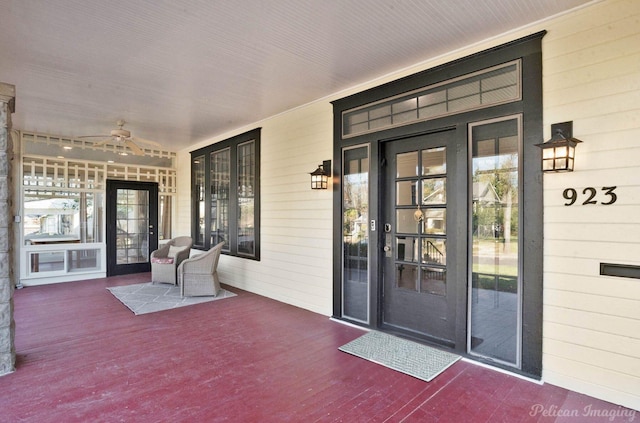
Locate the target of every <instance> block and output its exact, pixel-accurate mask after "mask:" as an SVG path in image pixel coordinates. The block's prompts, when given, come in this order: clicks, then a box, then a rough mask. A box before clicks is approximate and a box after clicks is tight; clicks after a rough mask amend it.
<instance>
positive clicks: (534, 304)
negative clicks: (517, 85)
mask: <svg viewBox="0 0 640 423" xmlns="http://www.w3.org/2000/svg"><path fill="white" fill-rule="evenodd" d="M545 33H546V32H545V31H541V32H539V33H536V34H532V35H529V36H527V37H524V38H521V39H518V40H515V41H512V42H510V43H507V44H503V45H500V46H496V47H494V48H491V49H488V50H485V51H482V52H479V53H476V54H473V55H471V56H468V57H464V58H461V59H458V60H455V61H453V62H450V63H446V64H444V65H441V66H437V67H435V68H432V69H428V70H425V71H423V72H419V73H416V74H413V75H409V76H407V77H404V78H400V79H398V80H395V81H392V82H389V83H387V84H384V85H380V86H378V87H374V88H371V89H369V90H366V91H363V92H360V93H357V94H354V95H351V96H349V97H345V98H342V99H340V100H336V101H334V102H332V104H333V106H334V120H333V124H334V126H333V130H334V155H333V158H334V165H333V166H332V167H333V172H334V181H335V182H334V184H333V194H334V196H333V198H334V215H333V228H334V236H333V250H334V253H333V256H334V260H333V262H334V268H333V317H334V318H336V319H340V320H345V321H348V322H349V323H353V324H356V325H360V326H365V327H369V328H373V329H380V328H381V323H382V322H381V319H380V312H379V311H380V304H381V294H380V293H381V291H380V277H381V275H380V273H379V270H380V266H381V263H380V260H379V259H378V256H379V254H378V252H379V251H380V249H382V248H383V242H384V237H383V236H382V235H383V233H384V232H383V231H381V230H379V229H378V230H376V231H370V233H369V265H370V269H371V270H370V273H371V280H370V292H371V294H370V298H369V304H370V307H369V309H370V313H369V319H368V320H369V323H368V324H366V323H363V322H359V321H351V320H350V319H348V318H344V317H343V316H342V315H341V311H342V307H341V306H342V268H341V264H342V259H341V256H342V231H341V228H342V187H341V176H342V175H341V173H342V166H343V163H342V151H343V149H344V148H347V147H350V146H357V145H368V146H369V149H370V154H371V156H370V162H371V169H370V174H369V180H370V181H372V182H377V183H371V185H370V191H369V201H370V204H369V206H370V207H369V216H368V218H369V219H370V220H371V223H377V224H379V223H380V206H379V204H378V202H379V199H380V198H382V197H381V192H380V186H381V183H380V178H381V177H382V175H381V173H382V172H380V165H381V163H380V161H381V159H382V157H381V155H380V149H381V143H382V142H384V141H387V140H392V139H399V138H405V137H407V136H408V135H411V134H415V135H417V134H421V133H427V132H429V131H434V130H437V129H438V128H443V127H447V126H451V127H455V128H456V131H457V134H458V135H456V141H455V144H456V145H455V148H456V161H457V162H458V163H468V159H469V158H468V154H467V153H468V147H467V145H468V138H467V129H468V128H467V122H476V121H481V120H488V119H492V118H496V117H500V116H508V115H514V114H518V113H522V115H523V151H522V154H523V168H522V172H523V181H524V187H523V198H522V201H523V204H526V208H525V212H524V215H523V222H522V224H523V238H524V241H523V246H522V247H523V251H522V260H523V264H522V271H523V281H522V284H523V285H522V286H523V290H522V291H523V292H522V296H523V302H522V354H521V368H520V369H516V368H514V367H510V366H504V365H502V364H500V363H494V362H492V361H489V360H485V359H483V358H478V357H475V356H471V358H473V359H474V360H476V361H485V362H487V363H488V364H491V365H494V366H496V367H503V368H505V369H507V370H509V371H513V372H516V373H521V374H524V375H526V376H528V377H533V378H540V377H541V374H542V274H543V268H542V264H543V251H542V238H543V237H542V230H541V228H542V224H543V212H542V207H543V206H542V192H543V187H542V172H541V167H540V163H541V152H540V149H539V148H538V147H536V146H535V145H536V144H538V143H540V142H541V141H542V140H543V130H542V37H543V36H544V35H545ZM516 59H520V61H521V72H522V74H521V80H522V89H521V92H522V98H521V99H520V100H519V101H514V102H511V103H507V104H502V105H497V106H493V107H489V108H486V109H480V110H475V111H472V112H467V113H460V114H457V115H452V116H446V117H442V118H438V119H433V120H428V121H422V122H417V123H413V124H409V125H405V126H400V127H395V128H389V129H385V130H381V131H379V132H372V133H365V134H363V135H358V136H351V137H343V135H342V115H343V113H344V112H345V111H347V110H351V109H354V108H357V107H360V106H363V105H366V104H371V103H374V102H377V101H382V100H384V99H386V98H390V97H393V96H395V95H398V94H400V93H406V92H410V91H413V90H418V89H420V88H422V87H426V86H430V85H432V84H436V83H440V82H443V81H447V80H450V79H452V78H456V77H460V76H463V75H466V74H469V73H472V72H477V71H480V70H482V69H487V68H489V67H491V66H495V65H497V64H501V63H506V62H509V61H512V60H516ZM457 174H458V175H456V179H457V180H459V178H464V181H465V183H466V181H467V174H468V169H467V167H465V166H459V170H458V172H457ZM456 185H457V186H464V185H460V184H458V183H456ZM461 191H465V192H460V193H456V196H457V199H458V201H460V203H459V204H466V201H467V198H468V192H467V191H466V190H461ZM464 215H465V217H464V218H461V220H460V222H459V223H460V224H459V226H458V228H457V229H456V231H457V235H456V236H457V237H458V238H457V239H458V240H461V239H464V240H466V239H467V235H468V232H467V230H468V228H467V224H468V222H467V221H466V220H465V218H466V213H464ZM378 226H379V225H378ZM459 244H460V245H462V244H464V245H466V242H459ZM459 248H461V247H459ZM465 254H466V252H465ZM462 267H464V268H465V269H466V265H461V266H460V268H461V269H462ZM459 277H464V278H465V280H466V278H467V274H466V272H465V273H464V274H460V275H459ZM461 291H465V290H461ZM460 295H463V297H460ZM457 296H458V297H459V301H461V302H462V303H463V304H464V305H465V306H463V307H458V309H459V310H463V312H462V313H463V316H462V317H459V318H458V321H457V322H456V325H457V328H459V329H457V334H456V345H455V347H454V348H453V349H454V350H455V352H456V353H459V354H461V355H465V356H468V355H467V353H466V346H467V345H466V343H467V341H466V339H467V336H466V332H467V319H466V301H467V293H466V292H463V293H462V294H457ZM457 314H460V313H457Z"/></svg>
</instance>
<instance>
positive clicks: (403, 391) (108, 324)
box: [0, 273, 640, 423]
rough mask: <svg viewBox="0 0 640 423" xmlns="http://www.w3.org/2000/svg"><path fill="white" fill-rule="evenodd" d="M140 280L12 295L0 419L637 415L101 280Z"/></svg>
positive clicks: (344, 332)
mask: <svg viewBox="0 0 640 423" xmlns="http://www.w3.org/2000/svg"><path fill="white" fill-rule="evenodd" d="M149 279H150V277H149V274H148V273H145V274H138V275H130V276H123V277H117V278H107V279H98V280H92V281H83V282H71V283H65V284H58V285H49V286H41V287H29V288H24V289H22V290H17V291H16V292H15V295H14V301H15V321H16V351H17V370H16V371H15V372H14V373H12V374H9V375H5V376H3V377H0V421H2V422H38V423H44V422H56V423H58V422H217V421H230V422H401V421H406V422H417V421H419V422H474V423H475V422H501V421H504V422H556V421H557V422H583V421H585V422H598V421H602V422H611V421H615V422H622V421H633V419H634V418H637V419H640V413H637V414H638V415H636V414H632V413H633V412H632V411H631V410H627V409H624V408H621V407H618V406H616V405H613V404H610V403H607V402H603V401H599V400H596V399H594V398H590V397H588V396H584V395H580V394H577V393H574V392H570V391H567V390H565V389H561V388H558V387H556V386H552V385H549V384H545V385H538V384H535V383H531V382H529V381H525V380H522V379H519V378H516V377H513V376H510V375H505V374H503V373H499V372H496V371H493V370H490V369H486V368H483V367H479V366H476V365H474V364H472V363H469V362H463V361H459V362H457V363H456V364H455V365H453V366H452V367H450V368H449V369H448V370H447V371H445V372H444V373H443V374H441V375H440V376H438V377H437V378H436V379H434V380H433V381H432V382H431V383H426V382H423V381H421V380H418V379H414V378H412V377H410V376H406V375H404V374H401V373H398V372H395V371H393V370H390V369H387V368H385V367H382V366H379V365H376V364H373V363H370V362H368V361H365V360H362V359H360V358H356V357H353V356H351V355H349V354H346V353H343V352H340V351H338V347H339V346H341V345H343V344H345V343H347V342H349V341H351V340H353V339H355V338H357V337H358V336H360V335H362V334H363V331H362V330H360V329H357V328H354V327H351V326H347V325H343V324H340V323H337V322H333V321H331V320H330V319H328V318H327V317H325V316H321V315H318V314H315V313H311V312H309V311H305V310H302V309H299V308H296V307H292V306H290V305H286V304H283V303H279V302H277V301H273V300H270V299H267V298H264V297H261V296H258V295H254V294H251V293H248V292H245V291H241V290H238V289H234V288H230V290H232V291H234V292H236V293H237V294H239V295H238V296H237V297H233V298H229V299H225V300H221V301H214V302H209V303H204V304H199V305H194V306H190V307H185V308H179V309H174V310H168V311H163V312H159V313H152V314H147V315H141V316H134V315H133V313H131V311H129V310H128V309H127V308H126V307H125V306H123V305H122V304H121V303H120V302H119V301H118V300H116V299H115V298H114V297H113V296H112V295H111V294H110V293H109V291H107V290H106V289H105V288H106V287H108V286H116V285H127V284H132V283H139V282H145V281H148V280H149ZM589 412H591V415H589ZM596 412H598V413H599V414H600V416H599V417H596V416H595V415H594V413H596ZM623 414H624V415H623ZM631 414H632V415H631Z"/></svg>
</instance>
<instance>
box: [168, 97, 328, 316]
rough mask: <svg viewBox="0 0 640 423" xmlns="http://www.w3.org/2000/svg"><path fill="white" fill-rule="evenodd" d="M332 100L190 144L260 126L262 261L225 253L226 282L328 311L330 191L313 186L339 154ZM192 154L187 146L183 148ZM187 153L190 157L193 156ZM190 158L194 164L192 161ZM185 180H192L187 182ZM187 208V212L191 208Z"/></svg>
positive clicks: (183, 221) (186, 172) (184, 217)
mask: <svg viewBox="0 0 640 423" xmlns="http://www.w3.org/2000/svg"><path fill="white" fill-rule="evenodd" d="M332 125H333V114H332V107H331V104H330V103H328V102H327V103H325V102H318V103H313V104H310V105H307V106H304V107H300V108H298V109H295V110H292V111H290V112H287V113H285V114H282V115H278V116H275V117H272V118H270V119H267V120H265V121H262V122H257V123H255V124H254V125H252V126H248V127H245V128H241V129H239V130H238V131H237V132H235V133H231V134H226V135H224V136H221V137H219V138H215V139H212V140H209V141H206V142H203V143H201V144H200V145H198V146H196V147H194V148H192V149H191V150H194V149H196V148H200V147H204V146H206V145H209V144H212V143H214V142H218V141H222V140H224V139H227V138H229V137H231V136H233V135H236V134H239V133H242V132H245V131H247V130H250V129H253V128H256V127H262V131H261V144H260V146H261V160H260V189H261V205H260V213H261V220H260V236H261V240H260V250H261V260H260V261H255V260H246V259H240V258H236V257H229V256H222V257H221V259H220V265H219V274H220V279H221V281H222V282H223V283H226V284H229V285H231V286H235V287H238V288H241V289H245V290H247V291H251V292H254V293H257V294H260V295H264V296H266V297H270V298H273V299H276V300H279V301H282V302H285V303H289V304H293V305H296V306H298V307H303V308H306V309H309V310H312V311H315V312H317V313H321V314H324V315H330V314H331V311H332V310H331V306H332V294H333V292H332V279H331V275H332V265H333V252H332V232H331V228H332V194H331V190H326V191H312V190H311V184H310V181H311V177H310V176H309V173H310V172H312V171H314V170H315V169H316V167H317V166H318V164H320V163H322V161H323V160H328V159H331V158H332V155H333V132H332ZM185 154H187V156H188V153H185ZM187 160H188V158H187ZM185 163H189V162H188V161H186V162H185ZM179 172H180V177H181V178H180V179H181V181H182V182H183V183H184V184H183V185H180V187H181V188H182V189H183V190H184V191H183V192H184V193H187V196H186V197H183V198H181V203H182V204H181V208H180V210H179V213H180V218H179V219H178V221H179V224H180V230H181V231H187V233H188V232H189V231H190V223H189V219H190V210H189V211H188V212H186V211H187V210H188V207H185V204H188V202H189V199H188V195H189V193H190V188H189V185H188V184H189V181H190V166H184V167H180V168H179ZM185 181H186V182H185ZM185 212H186V214H185Z"/></svg>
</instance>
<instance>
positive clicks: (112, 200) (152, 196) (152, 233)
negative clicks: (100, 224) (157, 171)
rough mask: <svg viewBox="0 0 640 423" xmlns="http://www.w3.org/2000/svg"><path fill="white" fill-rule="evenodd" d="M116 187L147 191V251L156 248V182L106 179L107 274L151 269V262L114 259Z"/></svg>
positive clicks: (139, 271)
mask: <svg viewBox="0 0 640 423" xmlns="http://www.w3.org/2000/svg"><path fill="white" fill-rule="evenodd" d="M118 189H131V190H139V191H147V192H148V193H149V226H150V227H149V248H148V250H149V251H148V253H149V255H151V252H152V251H154V250H156V249H157V248H158V231H157V230H156V229H157V228H158V183H157V182H139V181H123V180H117V179H107V190H106V192H107V198H106V226H107V234H106V235H107V236H106V244H107V245H106V251H107V276H117V275H126V274H131V273H142V272H150V271H151V262H150V260H148V261H147V262H146V263H134V264H126V265H118V264H117V261H116V231H117V224H116V220H117V210H116V206H117V200H116V199H117V192H118Z"/></svg>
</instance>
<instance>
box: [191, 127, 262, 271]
mask: <svg viewBox="0 0 640 423" xmlns="http://www.w3.org/2000/svg"><path fill="white" fill-rule="evenodd" d="M191 174H192V176H191V188H192V190H191V192H192V237H193V240H194V247H196V248H201V249H205V250H208V249H209V248H211V247H213V246H215V245H216V244H218V243H220V242H224V243H225V244H224V247H223V248H222V251H223V252H224V253H226V254H230V255H235V256H239V257H246V258H251V259H256V260H259V259H260V230H259V229H260V189H259V188H260V183H259V182H260V128H258V129H254V130H252V131H249V132H246V133H244V134H241V135H238V136H236V137H233V138H230V139H227V140H225V141H221V142H219V143H216V144H212V145H210V146H207V147H205V148H202V149H199V150H197V151H193V152H192V153H191Z"/></svg>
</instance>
